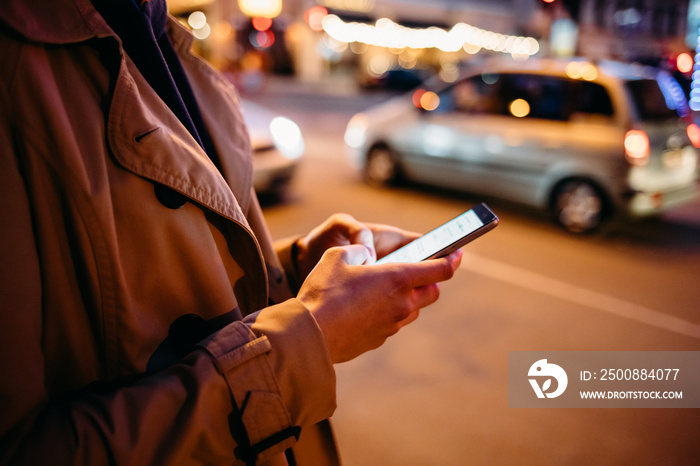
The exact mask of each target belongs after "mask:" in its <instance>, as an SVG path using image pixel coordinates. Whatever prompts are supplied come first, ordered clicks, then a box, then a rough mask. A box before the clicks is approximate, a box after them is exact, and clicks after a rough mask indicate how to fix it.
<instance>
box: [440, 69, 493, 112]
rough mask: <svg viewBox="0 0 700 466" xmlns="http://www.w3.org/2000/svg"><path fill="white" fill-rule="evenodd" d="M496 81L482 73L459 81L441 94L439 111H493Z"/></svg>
mask: <svg viewBox="0 0 700 466" xmlns="http://www.w3.org/2000/svg"><path fill="white" fill-rule="evenodd" d="M496 82H497V79H490V78H489V79H486V80H485V79H483V77H482V76H480V75H478V76H472V77H470V78H468V79H463V80H461V81H459V82H458V83H456V84H454V85H453V86H450V87H449V88H447V89H446V90H444V91H443V92H441V93H440V94H439V97H440V105H439V107H438V108H437V112H440V113H441V112H462V113H482V114H483V113H491V111H492V107H493V96H494V95H495V93H496V90H497V86H496V85H495V84H496Z"/></svg>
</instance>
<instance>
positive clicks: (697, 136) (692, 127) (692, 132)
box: [686, 123, 700, 147]
mask: <svg viewBox="0 0 700 466" xmlns="http://www.w3.org/2000/svg"><path fill="white" fill-rule="evenodd" d="M686 132H687V133H688V138H689V139H690V142H692V143H693V145H694V146H695V147H700V128H698V125H696V124H695V123H691V124H689V125H688V128H687V129H686Z"/></svg>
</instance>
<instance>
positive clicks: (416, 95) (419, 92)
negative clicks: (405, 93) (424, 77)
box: [413, 89, 426, 108]
mask: <svg viewBox="0 0 700 466" xmlns="http://www.w3.org/2000/svg"><path fill="white" fill-rule="evenodd" d="M425 92H426V91H425V89H417V90H416V92H414V93H413V105H415V106H416V107H418V108H421V106H420V98H421V97H423V94H425Z"/></svg>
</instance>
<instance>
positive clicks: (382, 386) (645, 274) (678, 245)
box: [249, 82, 700, 466]
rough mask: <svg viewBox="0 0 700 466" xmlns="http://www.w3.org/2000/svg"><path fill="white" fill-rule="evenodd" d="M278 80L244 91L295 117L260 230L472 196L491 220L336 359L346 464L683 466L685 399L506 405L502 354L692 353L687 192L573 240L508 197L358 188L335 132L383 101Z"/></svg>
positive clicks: (697, 300) (385, 213)
mask: <svg viewBox="0 0 700 466" xmlns="http://www.w3.org/2000/svg"><path fill="white" fill-rule="evenodd" d="M288 84H289V83H287V84H284V83H282V84H280V83H279V82H275V83H271V84H270V85H269V86H268V87H267V89H266V91H265V93H263V94H259V95H256V96H249V97H250V98H251V99H252V100H256V101H258V102H260V103H263V104H265V105H266V106H268V107H271V108H277V109H278V110H280V111H281V112H283V113H285V114H287V115H288V116H291V117H293V118H295V119H296V120H297V122H298V123H300V126H301V129H302V132H303V134H304V136H305V138H306V142H307V154H306V158H305V160H304V164H303V166H302V167H301V169H300V171H299V173H298V177H297V179H296V180H295V183H294V185H293V186H292V191H291V192H290V194H289V196H288V197H287V198H286V199H284V200H283V201H282V202H279V203H271V204H268V205H266V206H265V214H266V217H267V219H268V222H269V224H270V227H271V229H272V231H273V234H274V235H275V236H278V237H282V236H287V235H292V234H297V233H303V232H306V231H308V230H309V229H310V228H312V227H314V226H316V225H317V224H319V223H320V222H321V221H323V220H324V219H325V218H326V217H327V216H328V215H330V214H332V213H334V212H339V211H342V212H347V213H350V214H352V215H354V216H355V217H357V218H358V219H361V220H365V221H371V222H383V223H389V224H394V225H398V226H401V227H403V228H407V229H411V230H415V231H427V230H429V229H431V228H432V227H435V226H437V225H439V224H440V223H442V222H443V221H445V220H446V219H448V218H451V217H452V216H454V215H456V214H458V213H460V212H462V211H463V210H466V209H467V208H469V207H471V206H472V205H474V204H476V203H478V202H481V201H484V200H486V202H487V203H488V204H489V205H490V206H491V207H492V209H493V210H494V211H496V212H497V214H499V216H500V217H501V224H500V225H499V227H498V228H497V229H496V230H494V231H493V232H491V233H489V234H487V235H486V236H484V237H483V238H480V239H478V240H477V241H475V242H474V243H472V244H470V245H468V246H467V247H466V248H465V255H464V259H463V261H462V266H461V268H460V270H458V272H457V274H456V276H455V277H454V278H453V280H451V281H450V282H448V283H445V284H444V285H443V286H442V288H441V299H440V301H439V302H438V303H436V304H434V305H433V306H430V307H428V308H426V309H425V310H423V311H422V313H421V317H420V318H419V319H418V320H417V321H416V322H415V323H413V324H411V325H410V326H408V327H406V328H405V329H403V330H402V331H401V332H400V333H399V334H397V335H396V336H394V337H392V338H390V339H389V340H388V341H387V343H386V344H385V345H384V346H383V347H381V348H379V349H378V350H375V351H372V352H370V353H368V354H365V355H363V356H361V357H359V358H357V359H355V360H353V361H351V362H348V363H345V364H341V365H339V366H337V376H338V409H337V412H336V414H335V416H334V418H333V422H334V427H335V430H336V433H337V436H338V439H339V447H340V450H341V453H342V456H343V459H344V463H345V464H346V465H347V466H360V465H362V466H367V465H472V464H506V465H511V464H519V465H522V464H525V465H527V464H538V465H549V464H551V465H562V464H567V465H571V464H573V465H577V464H581V465H588V464H635V465H640V464H674V465H683V464H697V461H698V458H700V409H687V408H686V409H652V408H632V409H624V408H619V409H604V408H583V409H573V408H569V409H545V408H535V409H524V408H509V407H508V353H509V352H513V351H700V313H699V312H698V311H699V309H700V286H699V280H700V201H698V202H696V203H694V204H693V205H690V206H687V207H684V208H682V209H681V210H678V211H676V212H673V213H671V214H667V215H664V216H663V217H661V218H659V219H656V220H653V221H645V222H639V223H634V224H613V225H611V226H610V227H609V228H608V229H606V230H605V231H603V232H601V233H599V234H596V235H593V236H589V237H577V236H572V235H570V234H567V233H565V232H563V231H561V230H560V229H559V228H557V227H556V226H554V225H553V224H552V223H551V222H550V221H549V219H548V217H547V216H546V215H543V214H541V213H539V212H537V211H532V210H529V209H526V208H523V207H522V206H518V205H515V204H512V203H506V202H502V201H498V200H495V199H483V198H479V197H477V196H470V195H465V194H456V193H452V192H441V191H439V190H434V189H426V188H423V187H418V186H404V187H400V188H396V189H390V190H378V189H373V188H370V187H368V186H366V185H364V184H363V183H362V182H361V181H360V179H359V177H358V174H357V173H355V172H354V171H353V169H352V168H351V167H350V165H349V164H348V161H347V159H346V156H345V153H344V150H343V144H342V132H343V129H344V125H345V124H346V123H347V121H348V119H349V118H350V116H351V115H352V113H354V112H356V111H358V110H361V109H362V108H363V107H365V106H367V105H369V104H370V103H371V102H372V101H373V99H378V98H382V96H381V95H379V94H374V95H371V96H366V95H357V94H355V93H353V92H352V90H351V89H349V88H347V86H342V85H338V86H336V85H333V84H328V83H326V84H324V85H321V86H318V87H316V88H314V89H315V90H317V91H318V92H312V91H313V90H314V89H311V88H309V87H308V86H301V87H299V86H290V85H288ZM698 371H700V367H699V368H698ZM687 396H695V397H696V398H700V393H695V394H691V395H688V394H686V397H687Z"/></svg>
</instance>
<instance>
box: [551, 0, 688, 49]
mask: <svg viewBox="0 0 700 466" xmlns="http://www.w3.org/2000/svg"><path fill="white" fill-rule="evenodd" d="M565 3H566V2H565ZM570 3H572V4H578V5H575V6H578V11H575V12H574V14H575V21H576V23H577V24H578V26H579V39H578V53H579V54H581V55H584V56H588V57H591V58H617V59H623V60H627V61H647V60H653V59H658V58H661V57H669V56H672V55H677V54H679V53H681V52H684V51H688V45H687V43H686V35H687V34H688V8H689V3H690V2H689V0H580V1H576V2H570ZM692 48H694V46H693V47H692Z"/></svg>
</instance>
